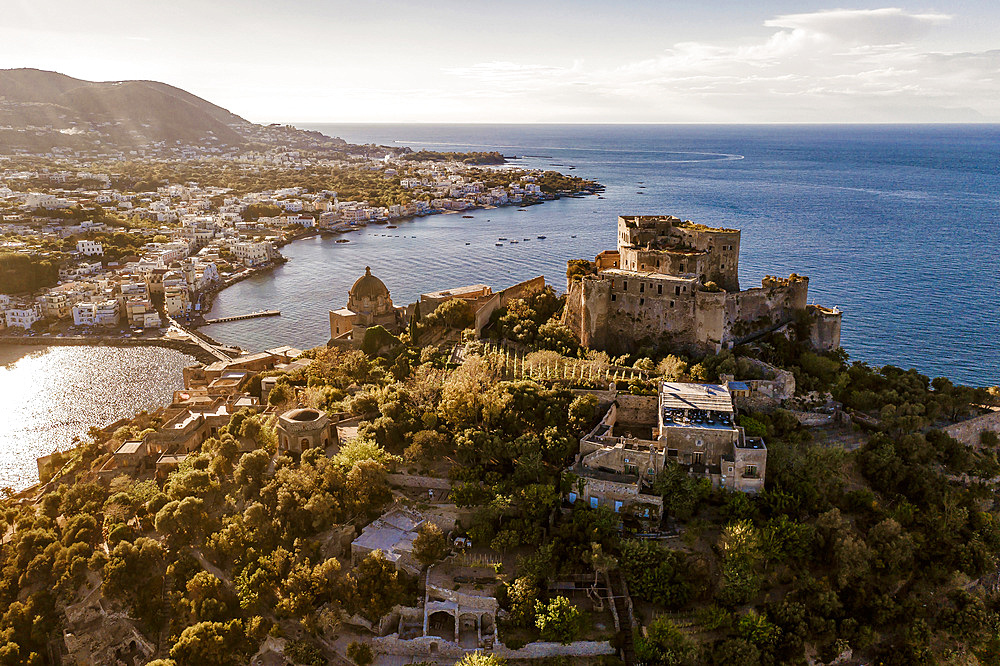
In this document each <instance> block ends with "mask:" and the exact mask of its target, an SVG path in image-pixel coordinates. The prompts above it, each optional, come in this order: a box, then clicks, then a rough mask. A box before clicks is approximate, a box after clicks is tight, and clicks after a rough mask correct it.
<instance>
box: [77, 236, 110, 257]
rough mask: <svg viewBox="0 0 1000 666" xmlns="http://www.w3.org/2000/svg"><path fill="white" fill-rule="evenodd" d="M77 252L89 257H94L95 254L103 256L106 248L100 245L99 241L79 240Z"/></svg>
mask: <svg viewBox="0 0 1000 666" xmlns="http://www.w3.org/2000/svg"><path fill="white" fill-rule="evenodd" d="M76 251H77V252H80V253H81V254H85V255H87V256H88V257H90V256H93V255H95V254H100V255H103V254H104V246H103V245H101V244H100V243H98V242H97V241H92V240H78V241H77V242H76Z"/></svg>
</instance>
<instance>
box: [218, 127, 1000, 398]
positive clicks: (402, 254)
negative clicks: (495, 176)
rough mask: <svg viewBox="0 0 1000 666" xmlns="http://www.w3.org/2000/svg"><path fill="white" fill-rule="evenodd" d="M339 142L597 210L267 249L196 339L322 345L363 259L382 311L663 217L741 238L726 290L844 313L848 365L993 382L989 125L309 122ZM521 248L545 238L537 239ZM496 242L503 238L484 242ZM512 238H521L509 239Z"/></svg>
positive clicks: (414, 227) (997, 263) (555, 270)
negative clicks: (554, 192)
mask: <svg viewBox="0 0 1000 666" xmlns="http://www.w3.org/2000/svg"><path fill="white" fill-rule="evenodd" d="M305 127H306V128H307V129H316V130H319V131H322V132H324V133H326V134H329V135H332V136H340V137H342V138H344V139H346V140H347V141H350V142H352V143H377V144H383V145H405V146H411V147H413V148H414V149H421V148H424V149H428V150H442V151H444V150H460V151H478V150H500V151H502V152H503V153H504V154H506V155H516V156H518V157H519V158H520V159H517V160H514V161H513V162H512V164H513V165H515V166H525V167H531V168H542V169H552V170H557V171H561V172H563V173H569V174H574V175H579V176H582V177H585V178H593V179H596V180H598V181H600V182H601V183H603V184H604V185H606V186H607V190H606V192H605V193H604V198H603V199H597V198H596V197H587V198H582V199H562V200H559V201H554V202H548V203H545V204H543V205H539V206H531V207H529V208H527V209H526V210H525V211H523V212H522V211H518V210H517V209H516V208H513V207H507V208H502V209H495V210H489V211H486V210H479V211H475V212H474V213H472V215H473V216H474V218H473V219H471V220H470V219H463V218H462V217H461V216H460V215H436V216H431V217H427V218H423V219H417V220H415V221H412V222H403V223H399V225H398V226H399V228H398V229H395V230H389V229H386V228H385V227H382V226H370V227H368V228H367V229H365V230H363V231H360V232H356V233H353V234H348V235H346V236H344V237H345V238H348V239H350V243H342V244H337V243H334V242H333V240H332V239H320V238H315V239H308V240H304V241H299V242H296V243H293V244H291V245H289V246H287V247H285V248H284V250H283V253H284V254H285V256H287V257H288V258H289V259H290V261H289V263H288V264H286V265H284V266H282V267H279V268H277V269H275V270H274V271H273V272H272V273H271V274H269V275H262V276H258V277H256V278H254V279H252V280H248V281H246V282H242V283H240V284H237V285H235V286H233V287H231V288H229V289H227V290H225V291H224V292H222V294H220V295H219V298H218V299H217V300H216V302H215V304H214V307H213V309H212V313H211V315H212V316H227V315H232V314H241V313H244V312H250V311H253V310H256V309H262V308H280V309H281V310H282V315H281V317H276V318H273V319H259V320H248V321H240V322H231V323H226V324H219V325H213V326H209V327H206V328H205V329H204V330H205V332H207V333H208V334H209V335H211V336H213V337H215V338H217V339H219V340H222V341H226V342H231V343H234V344H239V345H242V346H244V347H247V348H251V349H261V348H266V347H269V346H275V345H281V344H293V345H298V346H302V347H309V346H314V345H317V344H323V343H325V342H326V340H327V339H328V337H329V326H328V321H327V311H328V310H330V309H335V308H338V307H341V306H342V305H344V304H345V303H346V301H347V292H348V290H349V289H350V287H351V284H353V282H354V280H356V279H357V278H358V277H360V276H361V275H363V274H364V269H365V266H371V268H372V272H373V273H374V274H375V275H377V276H378V277H380V278H381V279H382V280H383V281H384V282H385V283H386V285H387V286H388V288H389V290H390V292H391V294H392V297H393V300H394V302H395V303H397V304H404V303H409V302H412V301H414V300H416V299H417V298H418V297H419V295H420V293H422V292H426V291H431V290H437V289H444V288H449V287H455V286H460V285H465V284H471V283H478V282H482V283H486V284H489V285H491V286H493V287H494V288H498V287H505V286H508V285H510V284H513V283H515V282H517V281H519V280H523V279H527V278H529V277H533V276H535V275H539V274H544V275H545V276H546V278H547V279H548V281H549V282H550V283H551V284H553V285H554V286H556V287H557V288H559V289H560V290H564V289H565V277H564V276H565V267H566V263H565V262H566V260H567V259H571V258H578V257H589V258H593V256H594V255H595V254H596V253H597V252H600V251H601V250H604V249H609V248H613V247H614V246H615V242H616V220H617V216H618V215H621V214H658V213H665V214H672V215H677V216H679V217H682V218H684V219H691V220H694V221H695V222H700V223H704V224H707V225H710V226H721V227H736V228H739V229H741V230H742V236H741V246H742V252H741V256H740V282H741V286H742V287H743V288H747V287H752V286H759V284H760V280H761V278H762V277H764V276H765V275H768V274H775V275H788V274H789V273H792V272H796V273H799V274H804V275H808V276H809V278H810V285H809V293H810V301H812V302H816V303H820V304H823V305H827V306H838V307H840V308H842V309H843V311H844V321H843V336H842V343H843V346H844V347H845V348H846V349H847V350H848V352H849V353H850V354H851V357H852V358H853V359H855V360H862V361H866V362H869V363H872V364H876V365H883V364H894V365H899V366H902V367H906V368H909V367H916V368H917V369H918V370H920V371H921V372H922V373H925V374H928V375H930V376H932V377H933V376H940V375H944V376H947V377H949V378H951V379H952V380H954V381H957V382H962V383H967V384H973V385H993V384H997V383H1000V335H998V333H1000V324H998V319H997V313H998V312H1000V255H998V253H997V252H996V248H997V247H998V246H1000V162H998V156H1000V126H997V125H912V126H908V125H891V126H888V125H878V126H862V125H857V126H855V125H851V126H843V125H839V126H716V125H700V126H678V125H613V126H606V125H603V126H594V125H498V126H495V125H309V126H305ZM537 235H545V236H546V239H545V240H539V239H537V238H536V236H537ZM500 237H508V238H510V239H515V238H516V239H518V240H519V241H520V242H519V244H518V245H508V244H505V245H504V246H503V247H496V246H495V243H496V242H497V239H498V238H500ZM524 238H527V239H529V240H528V241H524V240H523V239H524Z"/></svg>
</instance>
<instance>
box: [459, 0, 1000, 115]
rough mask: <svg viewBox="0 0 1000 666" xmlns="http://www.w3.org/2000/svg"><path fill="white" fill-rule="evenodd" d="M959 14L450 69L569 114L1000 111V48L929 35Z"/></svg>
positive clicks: (793, 28)
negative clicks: (587, 58) (614, 60)
mask: <svg viewBox="0 0 1000 666" xmlns="http://www.w3.org/2000/svg"><path fill="white" fill-rule="evenodd" d="M950 19H951V17H950V16H948V15H945V14H940V13H911V12H907V11H905V10H903V9H899V8H884V9H865V10H854V9H834V10H828V11H819V12H811V13H802V14H786V15H782V16H777V17H774V18H771V19H768V20H766V21H764V26H766V27H769V28H774V29H775V31H774V32H773V33H772V34H771V35H770V36H768V37H767V38H766V39H764V40H762V41H759V42H757V43H749V44H740V45H724V44H712V43H704V42H680V43H677V44H674V45H673V46H671V47H670V48H668V49H666V50H665V51H663V52H662V53H661V54H660V55H658V56H656V57H653V58H647V59H643V60H637V61H634V62H630V63H626V64H624V65H619V66H614V67H607V66H603V67H602V66H596V67H595V66H588V65H587V64H585V63H584V62H583V61H577V62H574V63H572V64H571V65H566V66H554V65H551V64H525V63H515V62H506V61H505V62H484V63H478V64H475V65H473V66H470V67H464V68H453V69H450V70H448V72H449V73H450V74H452V75H454V76H456V77H460V78H461V79H463V80H464V81H465V82H466V85H467V86H468V87H471V88H473V89H475V90H476V95H477V96H480V97H483V96H485V97H490V96H493V97H497V98H506V99H511V98H512V97H518V96H520V97H522V98H524V99H525V103H526V104H527V105H530V106H531V108H537V109H544V111H543V112H544V113H548V114H550V115H558V113H557V112H556V109H557V108H558V109H559V111H561V112H562V113H563V114H564V115H563V118H564V119H566V120H601V119H604V120H608V119H616V120H617V119H633V120H640V121H648V122H658V121H667V122H671V121H678V122H686V121H699V120H704V121H717V122H798V121H804V120H809V121H817V122H851V121H861V122H864V121H869V122H883V121H907V120H912V121H926V120H940V121H949V120H969V119H1000V73H998V72H1000V51H984V52H974V53H946V52H933V51H928V50H926V48H923V49H922V48H920V43H921V39H922V38H923V37H925V36H926V35H928V34H929V33H930V32H931V31H932V30H933V29H934V28H935V27H936V26H939V25H942V24H944V23H946V22H948V21H949V20H950Z"/></svg>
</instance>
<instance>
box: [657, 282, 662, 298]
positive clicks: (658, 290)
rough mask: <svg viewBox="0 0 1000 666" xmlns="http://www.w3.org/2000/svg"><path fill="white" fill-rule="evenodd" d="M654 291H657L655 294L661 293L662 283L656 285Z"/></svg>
mask: <svg viewBox="0 0 1000 666" xmlns="http://www.w3.org/2000/svg"><path fill="white" fill-rule="evenodd" d="M656 293H657V295H659V294H662V293H663V285H662V284H658V285H656Z"/></svg>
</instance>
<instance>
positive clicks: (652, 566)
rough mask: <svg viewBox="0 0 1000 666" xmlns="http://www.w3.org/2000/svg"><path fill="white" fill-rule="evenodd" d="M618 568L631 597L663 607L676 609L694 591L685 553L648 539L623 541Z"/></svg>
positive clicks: (689, 598) (683, 603)
mask: <svg viewBox="0 0 1000 666" xmlns="http://www.w3.org/2000/svg"><path fill="white" fill-rule="evenodd" d="M621 570H622V573H623V574H624V575H625V582H626V583H628V587H629V590H630V591H631V592H632V594H634V595H635V596H637V597H639V598H641V599H645V600H646V601H651V602H653V603H656V604H660V605H662V606H666V607H667V608H680V607H682V606H684V605H685V604H687V603H688V601H690V600H691V597H692V595H693V594H694V588H693V586H692V571H691V567H690V565H689V563H688V559H687V556H686V555H685V554H684V553H682V552H680V551H676V550H668V549H666V548H661V547H659V546H658V545H656V544H655V543H653V542H652V541H625V542H623V543H622V547H621Z"/></svg>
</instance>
